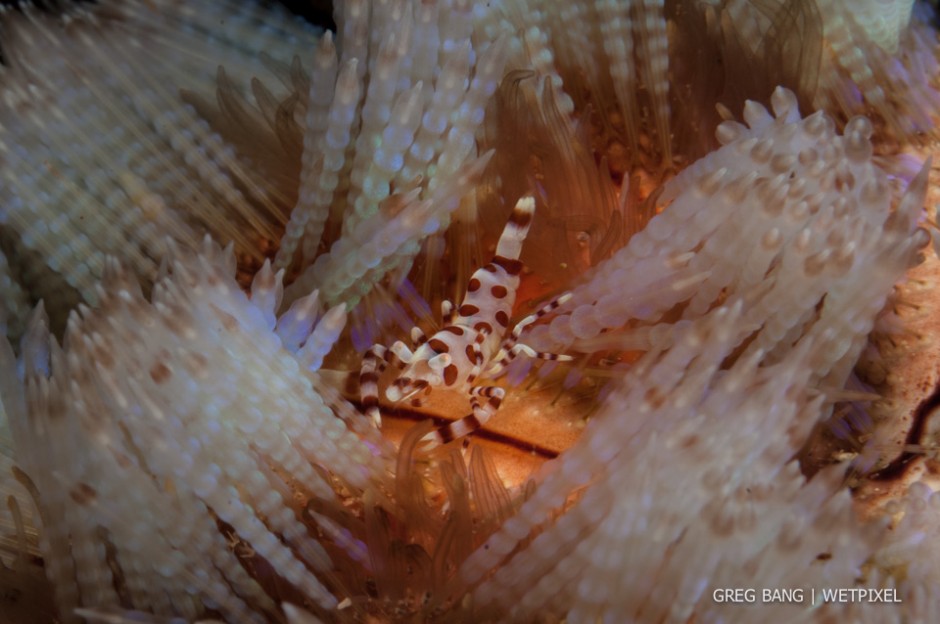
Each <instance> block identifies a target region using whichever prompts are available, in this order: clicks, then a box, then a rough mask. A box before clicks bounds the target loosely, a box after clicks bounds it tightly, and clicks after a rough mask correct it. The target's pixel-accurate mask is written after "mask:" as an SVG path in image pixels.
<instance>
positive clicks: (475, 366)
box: [359, 196, 571, 445]
mask: <svg viewBox="0 0 940 624" xmlns="http://www.w3.org/2000/svg"><path fill="white" fill-rule="evenodd" d="M534 212H535V200H534V199H533V198H532V197H531V196H525V197H523V198H522V199H520V200H519V201H518V202H517V203H516V206H515V208H513V211H512V214H511V215H510V217H509V222H508V223H507V224H506V227H505V229H504V230H503V233H502V235H501V236H500V238H499V243H498V244H497V246H496V255H495V256H494V257H493V260H492V261H491V262H490V263H489V264H487V265H486V266H483V267H482V268H480V269H477V270H476V271H475V272H474V274H473V276H472V277H471V278H470V282H469V284H468V286H467V293H466V295H465V296H464V299H463V302H462V303H461V304H460V307H459V308H457V309H456V310H453V306H452V304H450V302H447V301H445V302H444V304H443V306H442V307H443V313H444V322H445V323H446V325H445V326H444V327H443V328H442V329H441V330H440V331H438V332H436V333H435V334H434V335H433V336H431V338H430V339H426V338H425V336H424V334H423V332H421V330H420V329H418V328H417V327H415V328H414V329H412V332H411V337H412V341H413V342H414V344H415V346H416V348H415V351H414V352H412V351H411V350H410V349H409V348H408V347H407V346H406V345H405V344H404V343H403V342H401V341H399V342H396V343H395V344H393V345H392V346H391V348H389V349H386V348H385V347H384V346H382V345H374V346H373V347H372V348H371V349H369V350H368V351H367V352H366V354H365V356H364V357H363V360H362V370H361V372H360V376H359V383H360V393H361V395H362V403H363V407H364V408H365V410H366V414H367V415H368V416H369V417H371V418H372V421H373V423H374V424H375V426H376V427H378V426H380V425H381V413H380V410H379V391H378V382H379V375H380V374H381V372H382V371H384V370H385V367H386V365H387V364H388V363H389V362H395V361H396V360H397V365H398V366H399V367H400V368H401V369H402V371H401V374H400V375H399V376H398V378H397V379H395V381H394V382H392V384H391V385H390V386H389V387H388V388H387V389H386V391H385V396H386V397H387V398H388V399H389V400H390V401H394V402H397V401H401V400H405V399H409V398H412V397H414V396H415V395H417V394H418V393H421V392H424V393H427V392H430V390H431V389H432V388H434V387H439V386H444V387H447V388H453V389H457V390H463V391H465V392H467V393H468V394H469V395H470V406H471V408H472V411H471V413H470V414H468V415H467V416H464V417H463V418H461V419H459V420H456V421H454V422H451V423H448V424H447V425H444V426H442V427H440V428H439V429H437V430H436V431H433V432H431V433H430V434H428V436H427V441H428V442H430V443H431V444H432V445H433V444H443V443H447V442H450V441H451V440H454V439H456V438H460V437H462V436H465V435H467V434H468V433H471V432H472V431H474V430H476V429H478V428H480V427H482V426H483V425H484V424H485V423H486V421H488V420H489V419H490V418H492V416H493V414H495V413H496V410H497V409H499V405H500V403H501V402H502V400H503V397H504V396H505V391H504V390H503V389H502V388H500V387H498V386H493V385H478V386H474V385H473V384H474V382H476V381H477V380H478V379H479V378H481V377H484V378H490V377H494V376H496V375H498V374H499V373H500V372H501V371H502V370H503V369H505V367H506V366H507V365H508V364H509V362H511V361H512V359H513V358H515V357H516V356H517V355H518V354H519V353H524V354H525V355H527V356H529V357H538V358H542V359H548V360H570V359H571V358H570V357H569V356H565V355H555V354H551V353H540V352H536V351H534V350H533V349H532V348H530V347H528V346H526V345H523V344H519V343H518V342H517V341H518V339H519V336H520V335H521V334H522V332H523V331H524V329H525V328H526V327H527V326H529V325H531V324H532V323H533V322H535V321H536V320H537V319H538V318H539V317H541V316H543V315H545V314H548V313H549V312H551V311H552V310H554V309H555V308H557V307H558V306H560V305H561V304H563V303H564V302H565V301H567V300H568V299H570V297H571V296H570V294H566V295H563V296H561V297H558V298H556V299H554V300H552V301H550V302H549V303H547V304H546V305H544V306H543V307H542V308H541V309H539V310H538V311H537V312H536V313H535V314H533V315H531V316H529V317H527V318H525V319H523V320H522V321H520V322H519V323H518V324H517V325H516V326H515V328H514V329H513V331H512V332H511V333H510V334H509V335H508V336H506V332H507V330H508V329H509V319H510V317H511V315H512V307H513V304H514V303H515V300H516V291H517V290H518V288H519V274H520V273H521V272H522V262H520V261H519V254H520V252H521V251H522V244H523V242H524V241H525V238H526V235H527V234H528V232H529V225H530V223H531V221H532V215H533V213H534Z"/></svg>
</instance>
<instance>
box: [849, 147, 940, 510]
mask: <svg viewBox="0 0 940 624" xmlns="http://www.w3.org/2000/svg"><path fill="white" fill-rule="evenodd" d="M923 156H926V154H925V155H923ZM938 205H940V162H937V161H935V162H934V164H933V169H932V170H931V175H930V186H929V190H928V192H927V201H926V206H927V212H928V213H933V212H934V210H935V207H936V206H938ZM925 227H932V226H928V225H926V224H925ZM923 255H924V261H923V262H922V263H921V264H920V265H918V266H916V267H914V268H912V269H911V270H909V271H908V274H907V279H906V281H905V282H904V283H902V284H899V285H898V287H897V289H896V293H895V295H894V296H893V297H892V299H891V300H890V301H889V306H888V309H887V310H886V311H885V313H884V314H885V317H884V318H883V320H884V321H885V323H886V325H887V327H886V328H885V331H882V332H880V333H876V334H875V335H874V336H873V340H872V349H870V350H869V352H868V354H867V357H863V359H862V361H861V362H860V363H859V367H858V372H859V374H860V376H861V377H862V378H863V379H864V380H865V381H867V382H869V383H871V384H872V385H873V386H874V387H875V388H876V389H877V391H878V393H879V394H880V395H882V397H883V398H882V399H881V400H879V401H876V402H874V403H873V404H872V405H871V408H870V414H871V416H872V429H871V431H870V432H869V433H868V434H867V439H866V440H864V442H865V448H864V450H863V451H862V452H863V453H867V454H870V455H871V458H870V459H869V461H870V462H873V463H874V465H873V466H872V470H871V472H870V473H869V475H868V477H867V478H864V479H862V480H861V481H859V483H858V488H857V490H856V496H855V500H856V502H857V503H858V506H859V510H860V512H861V513H862V514H863V515H869V514H873V513H875V512H876V511H877V510H879V509H880V508H881V507H882V506H883V505H884V504H885V503H886V502H888V501H889V500H892V499H895V498H899V497H901V496H903V495H904V493H905V492H906V490H907V488H908V486H909V485H910V484H911V483H914V482H915V481H918V480H923V481H926V482H927V483H928V485H930V486H931V488H933V489H934V490H936V489H938V488H940V462H938V461H937V453H938V451H940V407H938V405H940V400H938V399H940V314H938V310H940V259H938V258H937V255H936V254H935V253H934V251H933V250H932V249H931V248H929V247H928V248H926V249H924V252H923Z"/></svg>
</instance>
